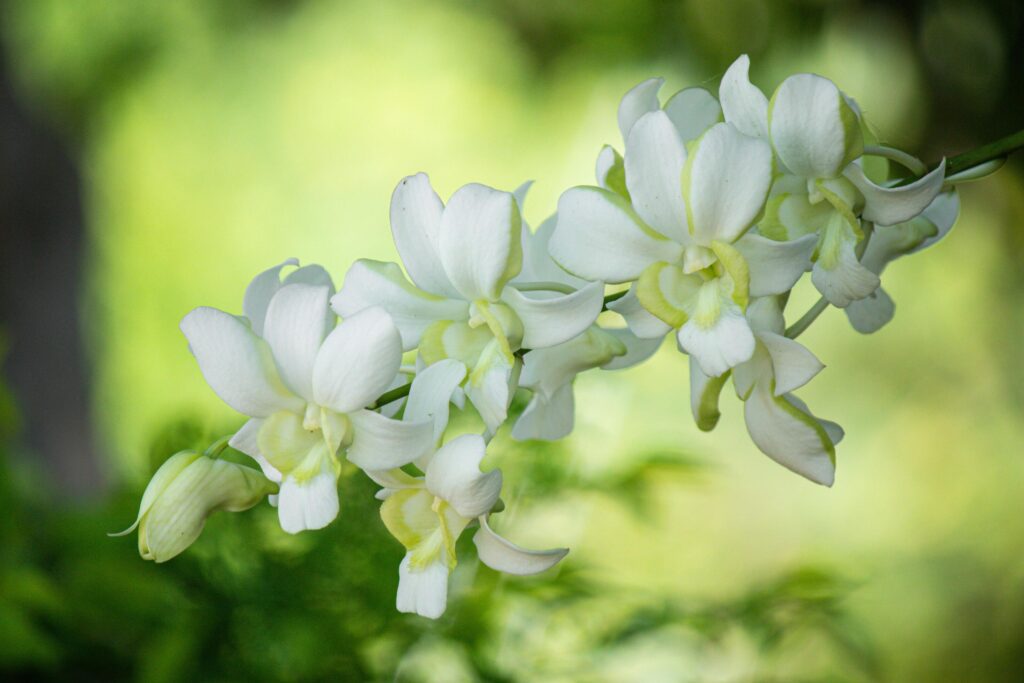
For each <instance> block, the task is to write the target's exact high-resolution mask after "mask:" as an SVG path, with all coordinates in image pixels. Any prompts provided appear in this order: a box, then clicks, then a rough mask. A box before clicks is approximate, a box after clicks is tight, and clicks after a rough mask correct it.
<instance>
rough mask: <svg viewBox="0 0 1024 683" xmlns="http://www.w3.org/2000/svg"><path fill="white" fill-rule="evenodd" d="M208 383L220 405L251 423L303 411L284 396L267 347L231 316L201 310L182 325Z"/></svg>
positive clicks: (299, 403)
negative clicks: (236, 412)
mask: <svg viewBox="0 0 1024 683" xmlns="http://www.w3.org/2000/svg"><path fill="white" fill-rule="evenodd" d="M181 331H182V332H183V333H184V334H185V337H186V338H187V339H188V342H189V346H190V348H191V350H192V353H193V354H194V355H195V357H196V361H197V362H198V363H199V370H200V371H201V372H202V373H203V377H204V378H205V379H206V383H207V384H209V385H210V388H211V389H213V391H214V393H216V394H217V396H219V397H220V398H221V400H222V401H224V402H225V403H227V404H228V405H229V406H231V407H232V408H234V409H235V410H237V411H238V412H240V413H242V414H244V415H249V416H250V417H266V416H268V415H270V414H271V413H274V412H276V411H278V410H302V408H303V405H304V403H305V402H304V401H303V400H302V399H301V398H299V397H298V396H296V395H295V394H293V393H291V392H290V391H288V389H287V387H285V385H284V383H283V382H282V381H281V378H280V376H279V375H278V372H277V368H276V367H275V366H274V359H273V355H272V354H271V352H270V347H269V346H267V344H266V342H264V341H263V340H262V339H260V338H259V337H257V336H256V335H255V334H253V332H252V330H250V329H249V327H248V326H247V325H246V324H245V323H244V322H242V321H241V320H239V319H238V318H236V317H235V316H233V315H229V314H227V313H225V312H224V311H219V310H217V309H216V308H207V307H200V308H196V309H194V310H193V311H191V312H190V313H189V314H188V315H186V316H185V317H184V318H183V319H182V321H181Z"/></svg>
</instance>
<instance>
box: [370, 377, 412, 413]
mask: <svg viewBox="0 0 1024 683" xmlns="http://www.w3.org/2000/svg"><path fill="white" fill-rule="evenodd" d="M410 389H412V382H409V383H408V384H403V385H402V386H400V387H395V388H394V389H391V390H390V391H385V392H384V393H383V394H381V395H380V398H378V399H377V400H376V401H374V403H373V405H372V406H370V410H374V409H375V408H380V407H382V406H386V405H387V404H389V403H394V402H395V401H397V400H398V399H400V398H405V397H406V396H408V395H409V390H410Z"/></svg>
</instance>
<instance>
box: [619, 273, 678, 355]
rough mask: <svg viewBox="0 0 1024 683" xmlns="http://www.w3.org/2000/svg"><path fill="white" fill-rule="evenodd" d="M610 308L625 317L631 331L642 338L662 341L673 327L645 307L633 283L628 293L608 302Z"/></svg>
mask: <svg viewBox="0 0 1024 683" xmlns="http://www.w3.org/2000/svg"><path fill="white" fill-rule="evenodd" d="M608 309H609V310H612V311H615V312H616V313H618V314H619V315H621V316H622V317H623V319H624V320H625V321H626V325H628V326H629V329H630V331H631V332H632V333H633V334H634V335H636V336H637V337H639V338H641V339H656V340H658V342H659V343H660V342H661V340H662V339H664V337H665V335H666V334H668V333H669V332H670V331H671V330H672V328H671V327H670V326H669V325H668V323H666V322H664V321H663V320H662V319H661V318H658V317H657V316H655V315H653V314H652V313H651V312H650V311H648V310H647V309H646V308H644V306H643V304H642V303H640V298H639V297H638V296H637V285H636V284H633V285H632V286H631V287H630V288H629V291H628V292H627V293H626V295H625V296H624V297H622V298H620V299H616V300H615V301H613V302H611V303H610V304H608Z"/></svg>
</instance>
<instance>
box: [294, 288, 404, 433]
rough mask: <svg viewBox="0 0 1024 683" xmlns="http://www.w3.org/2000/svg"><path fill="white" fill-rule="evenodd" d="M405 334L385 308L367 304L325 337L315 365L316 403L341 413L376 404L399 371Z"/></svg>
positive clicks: (314, 386)
mask: <svg viewBox="0 0 1024 683" xmlns="http://www.w3.org/2000/svg"><path fill="white" fill-rule="evenodd" d="M401 365H402V337H401V336H400V335H399V333H398V329H397V328H396V327H395V324H394V322H392V320H391V316H389V315H388V314H387V313H386V312H385V311H384V309H382V308H379V307H373V308H366V309H363V310H362V311H360V312H359V313H356V314H355V315H353V316H351V317H350V318H347V319H345V321H344V322H342V323H341V324H340V325H338V326H337V327H336V328H334V331H332V332H331V333H330V334H329V335H327V339H325V340H324V343H323V346H321V348H320V353H319V354H317V357H316V364H315V365H314V368H313V396H314V398H315V400H316V403H317V404H318V405H321V406H326V407H328V408H331V409H332V410H334V411H335V412H338V413H349V412H352V411H353V410H358V409H359V408H363V407H365V406H368V405H370V404H372V403H373V402H374V401H375V400H376V399H377V397H378V396H380V395H381V394H382V393H384V391H385V390H386V389H387V387H388V385H389V384H391V381H392V380H393V379H394V377H395V375H396V374H398V368H399V367H400V366H401Z"/></svg>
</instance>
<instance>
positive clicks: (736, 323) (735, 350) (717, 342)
mask: <svg viewBox="0 0 1024 683" xmlns="http://www.w3.org/2000/svg"><path fill="white" fill-rule="evenodd" d="M677 339H678V341H679V346H680V347H681V348H682V349H683V350H684V351H686V353H688V354H690V355H691V356H693V357H694V359H695V360H696V361H697V363H698V364H699V365H700V369H701V370H702V371H703V372H704V374H706V375H710V376H711V377H718V376H720V375H722V374H723V373H724V372H725V371H727V370H728V369H729V368H732V367H735V366H736V365H739V364H740V363H742V362H744V361H747V360H749V359H750V357H751V356H752V355H753V354H754V335H753V333H752V332H751V331H750V326H749V325H748V324H747V319H746V318H744V317H743V313H742V311H740V310H739V307H736V306H726V307H723V310H722V312H721V314H720V315H719V318H718V320H717V322H715V324H714V325H713V326H712V327H704V326H702V325H700V324H698V323H697V321H696V320H695V319H692V318H691V319H690V320H688V321H687V322H686V324H685V325H683V326H682V327H680V328H679V333H678V335H677Z"/></svg>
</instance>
